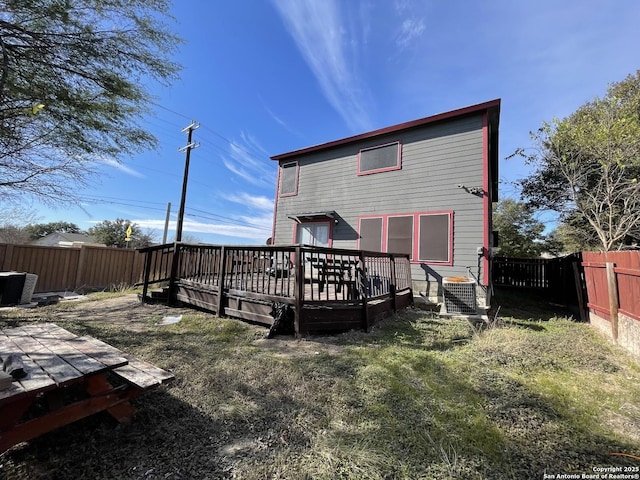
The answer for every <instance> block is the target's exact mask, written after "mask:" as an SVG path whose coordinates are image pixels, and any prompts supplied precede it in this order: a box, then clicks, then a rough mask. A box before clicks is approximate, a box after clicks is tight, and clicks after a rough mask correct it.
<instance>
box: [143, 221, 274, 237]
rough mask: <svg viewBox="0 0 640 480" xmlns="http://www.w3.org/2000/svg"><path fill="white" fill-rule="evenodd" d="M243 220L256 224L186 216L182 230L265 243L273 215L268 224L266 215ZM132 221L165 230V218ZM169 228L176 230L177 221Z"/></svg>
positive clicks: (146, 226) (144, 226)
mask: <svg viewBox="0 0 640 480" xmlns="http://www.w3.org/2000/svg"><path fill="white" fill-rule="evenodd" d="M241 220H242V221H247V220H251V221H252V222H253V224H254V225H255V226H249V225H231V224H225V223H215V222H199V221H196V220H192V219H190V218H188V216H185V219H184V222H183V224H182V231H183V233H185V232H189V233H205V234H212V235H222V236H225V237H234V238H242V239H250V240H254V241H257V242H259V243H263V242H264V240H265V239H266V238H268V237H269V236H270V235H271V216H269V223H268V224H266V222H265V220H266V217H264V218H259V219H255V218H251V219H244V217H243V218H242V219H241ZM132 222H133V223H135V224H136V225H138V226H139V227H141V228H151V229H154V230H160V231H162V230H164V221H163V220H154V219H137V220H132ZM169 230H170V231H172V232H175V230H176V221H173V220H172V221H170V222H169Z"/></svg>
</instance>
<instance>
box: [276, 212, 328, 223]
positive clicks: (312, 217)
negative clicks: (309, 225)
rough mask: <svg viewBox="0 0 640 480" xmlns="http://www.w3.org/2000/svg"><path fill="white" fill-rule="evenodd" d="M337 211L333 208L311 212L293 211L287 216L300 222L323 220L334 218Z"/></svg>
mask: <svg viewBox="0 0 640 480" xmlns="http://www.w3.org/2000/svg"><path fill="white" fill-rule="evenodd" d="M335 216H336V212H335V211H334V210H331V211H329V212H310V213H292V214H290V215H287V218H290V219H291V220H295V221H296V222H298V223H304V222H314V221H322V220H334V219H335Z"/></svg>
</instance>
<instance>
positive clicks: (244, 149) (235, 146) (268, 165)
mask: <svg viewBox="0 0 640 480" xmlns="http://www.w3.org/2000/svg"><path fill="white" fill-rule="evenodd" d="M240 136H241V138H242V142H240V143H239V142H231V143H229V151H230V152H231V153H230V155H229V156H225V157H223V158H222V163H223V164H224V166H225V167H226V168H227V169H228V170H230V171H231V172H233V173H235V174H236V175H238V176H239V177H240V178H242V179H243V180H245V181H247V182H249V183H251V184H253V185H257V186H272V185H274V184H275V174H276V164H275V162H271V160H269V156H268V154H267V152H266V150H265V149H264V148H263V147H262V146H261V145H260V144H259V143H258V141H257V140H256V139H255V138H254V137H252V136H251V135H250V134H248V133H246V132H242V133H241V135H240Z"/></svg>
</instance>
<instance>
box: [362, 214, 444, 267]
mask: <svg viewBox="0 0 640 480" xmlns="http://www.w3.org/2000/svg"><path fill="white" fill-rule="evenodd" d="M445 214H446V215H448V216H449V260H448V261H447V262H436V261H426V260H419V259H418V253H419V247H420V229H419V228H418V227H417V225H419V222H420V217H422V216H426V215H445ZM453 215H454V212H453V210H438V211H433V212H411V213H389V214H382V215H362V216H360V217H358V233H359V232H360V225H361V220H362V219H368V218H381V219H382V240H381V241H382V252H386V251H387V243H388V238H389V221H388V220H389V217H413V248H412V250H413V251H412V252H411V263H412V264H421V263H424V264H426V265H445V266H452V265H453ZM356 248H357V249H359V248H360V239H358V241H357V243H356Z"/></svg>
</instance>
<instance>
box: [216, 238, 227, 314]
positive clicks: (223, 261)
mask: <svg viewBox="0 0 640 480" xmlns="http://www.w3.org/2000/svg"><path fill="white" fill-rule="evenodd" d="M226 274H227V251H226V249H225V248H224V245H222V246H221V247H220V265H219V268H218V299H217V302H216V317H218V318H219V317H221V316H222V313H223V312H224V277H225V275H226Z"/></svg>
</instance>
